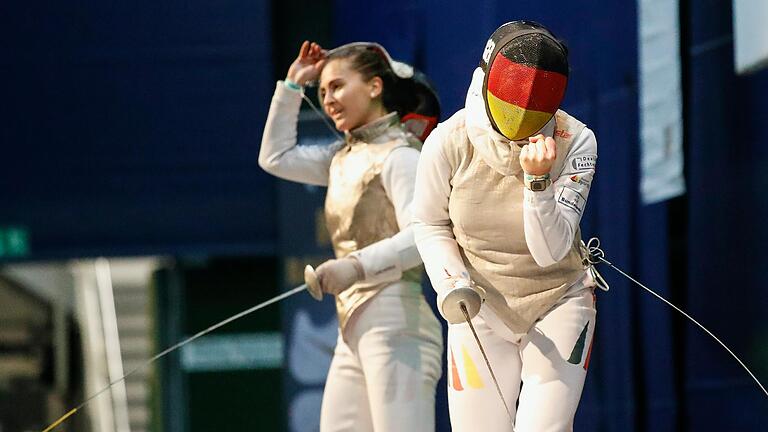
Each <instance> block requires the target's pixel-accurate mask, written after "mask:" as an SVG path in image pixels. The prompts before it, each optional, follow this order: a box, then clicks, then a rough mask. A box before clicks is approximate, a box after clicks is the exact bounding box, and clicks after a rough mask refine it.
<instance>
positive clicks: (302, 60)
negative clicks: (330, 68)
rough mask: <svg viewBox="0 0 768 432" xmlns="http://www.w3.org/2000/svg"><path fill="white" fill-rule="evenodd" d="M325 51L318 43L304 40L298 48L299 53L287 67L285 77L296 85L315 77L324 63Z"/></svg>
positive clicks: (305, 82) (303, 83)
mask: <svg viewBox="0 0 768 432" xmlns="http://www.w3.org/2000/svg"><path fill="white" fill-rule="evenodd" d="M325 55H326V51H325V50H324V49H323V48H322V47H321V46H320V45H318V44H316V43H314V42H310V41H304V43H302V44H301V48H299V55H298V56H296V60H294V61H293V63H292V64H291V67H289V68H288V74H287V75H286V79H289V80H291V81H293V82H295V83H296V84H298V85H301V86H303V85H305V84H307V83H308V82H310V81H314V80H316V79H317V76H318V75H320V70H322V68H323V64H325Z"/></svg>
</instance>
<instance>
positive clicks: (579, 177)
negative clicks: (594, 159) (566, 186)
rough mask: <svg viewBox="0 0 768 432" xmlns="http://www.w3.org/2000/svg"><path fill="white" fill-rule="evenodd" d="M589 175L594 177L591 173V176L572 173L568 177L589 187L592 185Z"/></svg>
mask: <svg viewBox="0 0 768 432" xmlns="http://www.w3.org/2000/svg"><path fill="white" fill-rule="evenodd" d="M588 177H592V176H591V175H590V176H586V175H581V174H574V175H572V176H570V177H568V178H569V179H571V181H572V182H574V183H576V184H579V185H582V186H586V187H589V186H590V185H591V182H590V181H589V180H590V179H589V178H588Z"/></svg>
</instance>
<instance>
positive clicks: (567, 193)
mask: <svg viewBox="0 0 768 432" xmlns="http://www.w3.org/2000/svg"><path fill="white" fill-rule="evenodd" d="M557 202H558V203H559V204H562V205H564V206H566V207H568V208H569V209H571V210H574V211H576V212H577V213H579V214H581V213H582V212H583V211H584V205H585V204H586V203H587V200H586V199H585V198H584V195H582V194H581V193H579V191H576V190H573V189H571V188H569V187H567V186H565V187H563V188H562V189H560V195H558V197H557Z"/></svg>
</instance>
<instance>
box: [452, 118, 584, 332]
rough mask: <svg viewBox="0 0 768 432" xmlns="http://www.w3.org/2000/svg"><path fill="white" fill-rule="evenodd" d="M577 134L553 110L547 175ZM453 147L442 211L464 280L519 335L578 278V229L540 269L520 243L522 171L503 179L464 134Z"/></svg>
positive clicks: (574, 123) (571, 122)
mask: <svg viewBox="0 0 768 432" xmlns="http://www.w3.org/2000/svg"><path fill="white" fill-rule="evenodd" d="M583 129H584V124H583V123H581V122H579V121H578V120H576V119H575V118H573V117H571V116H569V115H568V114H566V113H565V112H563V111H558V112H557V114H556V125H555V133H554V135H555V136H554V139H555V142H556V143H557V160H556V161H555V164H554V167H553V172H555V173H559V172H560V169H561V168H562V167H563V164H564V158H565V157H566V155H567V154H568V150H569V149H570V146H571V142H572V141H573V138H574V137H577V136H578V135H579V134H580V133H581V131H582V130H583ZM462 132H463V130H462ZM453 142H455V143H456V145H457V148H454V149H453V150H454V151H452V152H451V153H452V154H451V155H449V156H448V157H449V159H453V160H452V161H451V165H452V166H454V167H455V171H456V172H455V174H454V176H453V178H452V179H451V184H452V189H451V195H450V200H449V205H448V210H449V213H450V218H451V222H452V223H453V233H454V236H455V237H456V241H457V243H458V244H459V246H460V251H461V254H462V258H463V261H464V264H465V265H466V267H467V271H468V272H469V275H470V278H471V279H472V280H473V281H474V282H475V283H476V284H478V285H479V286H481V287H483V288H485V290H486V291H487V298H486V302H487V303H488V305H489V306H490V307H491V308H492V309H493V310H494V311H495V312H496V314H497V315H498V316H499V317H500V318H501V319H502V321H504V323H505V324H506V325H507V327H509V328H510V329H511V330H512V331H514V332H515V333H526V332H527V331H528V330H529V329H530V327H531V326H532V325H533V324H534V322H535V321H536V320H537V319H538V318H539V317H541V316H542V315H543V314H544V313H545V312H546V311H547V310H549V309H550V308H551V307H552V306H553V305H554V304H555V303H556V302H557V301H558V300H559V299H560V298H561V297H562V296H563V294H564V293H565V292H566V290H567V289H568V288H569V287H570V285H571V284H573V283H574V282H575V281H576V280H577V279H578V278H579V277H581V276H583V275H584V271H585V270H584V269H585V267H584V265H583V264H582V255H581V248H580V244H581V234H580V232H579V231H578V230H577V232H576V235H575V238H574V240H573V245H572V246H571V249H570V251H569V252H568V254H567V255H566V256H565V258H563V259H562V260H560V261H559V262H557V263H556V264H553V265H551V266H548V267H540V266H539V265H538V264H536V262H535V261H534V259H533V256H532V255H531V252H530V251H529V249H528V245H527V243H526V240H525V231H524V225H523V200H524V195H523V189H524V188H525V184H524V181H523V175H524V174H523V172H522V170H521V171H520V172H519V173H517V174H516V175H509V176H505V175H502V174H500V173H498V172H497V171H495V170H494V169H493V168H491V167H490V166H488V165H487V164H486V163H485V161H484V160H483V159H482V158H481V157H480V155H479V154H478V152H477V151H476V150H475V149H474V147H473V145H472V143H471V142H469V139H468V138H467V137H466V136H464V137H463V138H462V137H455V138H454V141H453ZM512 145H514V144H512ZM517 154H519V153H517ZM550 187H551V186H550Z"/></svg>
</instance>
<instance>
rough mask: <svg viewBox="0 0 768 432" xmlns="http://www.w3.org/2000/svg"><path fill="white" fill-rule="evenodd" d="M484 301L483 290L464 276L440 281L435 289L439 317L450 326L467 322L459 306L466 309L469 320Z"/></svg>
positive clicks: (478, 310)
mask: <svg viewBox="0 0 768 432" xmlns="http://www.w3.org/2000/svg"><path fill="white" fill-rule="evenodd" d="M484 301H485V290H484V289H482V288H481V287H479V286H477V285H475V284H474V282H472V281H471V280H469V278H468V277H466V276H452V277H449V278H447V279H443V280H442V281H440V283H439V286H438V287H437V306H438V309H439V310H440V315H442V316H443V318H445V320H446V321H448V322H449V323H451V324H459V323H465V322H467V319H466V317H465V316H464V312H463V311H462V310H461V304H464V306H465V307H466V309H467V314H468V315H469V319H472V318H474V317H475V315H477V313H478V312H480V306H481V305H482V304H483V302H484Z"/></svg>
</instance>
